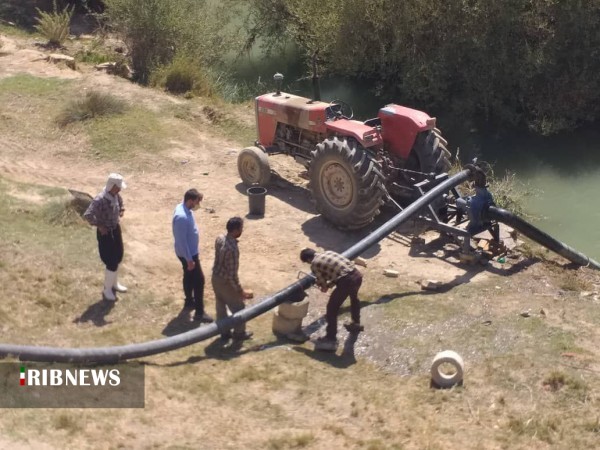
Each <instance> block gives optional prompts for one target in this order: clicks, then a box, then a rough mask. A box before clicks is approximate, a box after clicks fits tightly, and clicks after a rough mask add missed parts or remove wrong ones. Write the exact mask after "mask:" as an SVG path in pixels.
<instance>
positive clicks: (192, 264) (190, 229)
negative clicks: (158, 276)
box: [173, 189, 213, 323]
mask: <svg viewBox="0 0 600 450" xmlns="http://www.w3.org/2000/svg"><path fill="white" fill-rule="evenodd" d="M202 199H203V195H202V194H201V193H200V192H198V191H197V190H196V189H190V190H188V191H187V192H186V193H185V195H184V196H183V202H181V203H180V204H178V205H177V207H175V212H174V213H173V237H174V238H175V254H176V255H177V258H179V261H180V262H181V265H182V267H183V292H184V294H185V303H184V308H195V309H196V313H195V314H194V320H195V321H200V322H204V323H210V322H212V321H213V319H212V317H210V316H209V315H208V314H206V312H205V311H204V274H203V273H202V267H201V266H200V258H199V255H198V253H199V251H198V243H199V241H200V239H199V235H198V227H197V225H196V221H195V220H194V213H193V212H192V211H194V210H196V209H198V206H199V205H200V202H201V201H202Z"/></svg>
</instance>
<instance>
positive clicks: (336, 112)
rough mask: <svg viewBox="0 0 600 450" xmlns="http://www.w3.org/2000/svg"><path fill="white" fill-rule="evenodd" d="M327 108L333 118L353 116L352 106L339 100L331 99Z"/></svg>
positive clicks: (350, 117) (349, 117)
mask: <svg viewBox="0 0 600 450" xmlns="http://www.w3.org/2000/svg"><path fill="white" fill-rule="evenodd" d="M328 109H329V110H330V111H331V112H332V113H333V118H334V119H348V120H350V119H352V118H353V117H354V111H352V106H350V105H349V104H348V103H346V102H343V101H341V100H333V101H332V102H331V103H329V106H328Z"/></svg>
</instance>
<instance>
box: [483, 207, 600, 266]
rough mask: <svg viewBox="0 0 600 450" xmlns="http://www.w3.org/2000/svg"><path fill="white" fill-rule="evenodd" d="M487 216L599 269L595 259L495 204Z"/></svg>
mask: <svg viewBox="0 0 600 450" xmlns="http://www.w3.org/2000/svg"><path fill="white" fill-rule="evenodd" d="M487 217H488V219H492V220H496V221H498V222H502V223H505V224H506V225H509V226H510V227H511V228H514V229H515V230H517V231H519V232H520V233H522V234H523V235H525V236H527V237H528V238H529V239H531V240H532V241H535V242H537V243H538V244H540V245H543V246H544V247H546V248H548V249H550V250H552V251H553V252H555V253H558V254H559V255H560V256H562V257H564V258H566V259H568V260H569V261H571V262H573V263H575V264H578V265H580V266H584V267H591V268H593V269H596V270H600V264H599V263H598V262H597V261H594V260H593V259H591V258H589V257H587V256H586V255H584V254H583V253H579V252H578V251H577V250H575V249H573V248H571V247H569V246H568V245H567V244H564V243H563V242H560V241H559V240H557V239H554V238H553V237H552V236H550V235H549V234H547V233H545V232H543V231H542V230H540V229H539V228H536V227H534V226H533V225H531V224H530V223H529V222H526V221H525V220H523V219H521V218H520V217H519V216H516V215H514V214H513V213H511V212H510V211H507V210H505V209H502V208H497V207H495V206H490V207H489V209H488V211H487Z"/></svg>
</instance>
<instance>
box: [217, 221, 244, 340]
mask: <svg viewBox="0 0 600 450" xmlns="http://www.w3.org/2000/svg"><path fill="white" fill-rule="evenodd" d="M243 231H244V220H243V219H242V218H241V217H232V218H231V219H229V220H228V221H227V234H223V235H221V236H219V237H218V238H217V239H216V241H215V263H214V266H213V272H212V285H213V289H214V291H215V302H216V308H217V320H221V319H225V318H226V317H227V308H229V310H230V311H231V313H232V314H235V313H236V312H238V311H241V310H242V309H244V307H245V306H244V300H247V299H251V298H252V292H251V291H247V290H245V289H244V288H242V285H241V284H240V280H239V277H238V269H239V266H240V250H239V248H238V239H239V237H240V236H241V235H242V232H243ZM251 337H252V333H250V332H247V331H246V322H240V323H238V324H237V325H235V327H234V329H233V334H232V333H231V330H225V331H221V338H222V339H224V340H227V339H229V338H233V339H234V340H238V341H243V340H246V339H250V338H251Z"/></svg>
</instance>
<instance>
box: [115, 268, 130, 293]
mask: <svg viewBox="0 0 600 450" xmlns="http://www.w3.org/2000/svg"><path fill="white" fill-rule="evenodd" d="M112 288H113V291H115V292H127V287H126V286H123V285H122V284H121V283H119V273H118V272H115V283H114V284H113V286H112Z"/></svg>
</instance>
